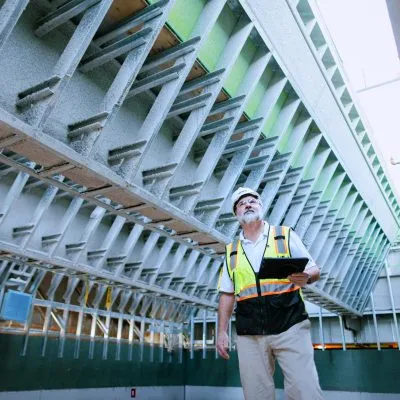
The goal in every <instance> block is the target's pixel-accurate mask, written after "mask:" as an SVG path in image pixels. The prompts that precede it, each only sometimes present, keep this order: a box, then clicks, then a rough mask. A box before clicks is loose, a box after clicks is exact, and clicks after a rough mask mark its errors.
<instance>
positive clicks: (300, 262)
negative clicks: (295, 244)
mask: <svg viewBox="0 0 400 400" xmlns="http://www.w3.org/2000/svg"><path fill="white" fill-rule="evenodd" d="M308 261H309V260H308V258H307V257H299V258H270V257H265V258H263V259H262V262H261V267H260V270H259V271H258V274H257V276H258V279H285V278H287V277H288V276H289V275H291V274H294V273H296V272H303V271H304V268H305V267H306V265H307V263H308Z"/></svg>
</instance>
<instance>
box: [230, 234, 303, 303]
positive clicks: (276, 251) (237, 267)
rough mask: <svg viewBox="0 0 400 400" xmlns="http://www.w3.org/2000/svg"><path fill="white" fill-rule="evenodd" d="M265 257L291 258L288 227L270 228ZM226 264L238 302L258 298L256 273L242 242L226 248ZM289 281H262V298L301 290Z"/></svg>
mask: <svg viewBox="0 0 400 400" xmlns="http://www.w3.org/2000/svg"><path fill="white" fill-rule="evenodd" d="M264 257H274V258H276V257H290V249H289V228H288V227H286V226H279V227H274V226H271V227H270V231H269V233H268V240H267V246H266V248H265V251H264ZM226 262H227V266H228V273H229V276H230V277H231V279H232V281H233V283H234V287H235V295H236V296H237V301H243V300H246V299H249V298H253V297H257V296H258V291H257V282H256V277H255V274H254V271H253V269H252V267H251V265H250V263H249V261H248V259H247V257H246V254H245V252H244V250H243V247H242V244H241V242H240V240H238V241H237V242H235V243H234V244H232V243H230V244H229V245H228V246H227V247H226ZM299 289H300V288H299V287H298V286H296V285H294V284H292V283H291V282H290V281H289V280H288V279H261V280H260V290H261V296H268V295H274V294H281V293H287V292H292V291H295V290H299Z"/></svg>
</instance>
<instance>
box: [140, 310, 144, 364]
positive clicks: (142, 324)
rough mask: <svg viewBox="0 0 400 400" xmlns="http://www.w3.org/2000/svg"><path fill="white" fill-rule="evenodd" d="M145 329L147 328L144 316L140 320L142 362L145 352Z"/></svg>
mask: <svg viewBox="0 0 400 400" xmlns="http://www.w3.org/2000/svg"><path fill="white" fill-rule="evenodd" d="M144 329H145V321H144V317H142V319H141V321H140V339H139V340H140V348H139V349H140V351H139V352H140V362H143V352H144Z"/></svg>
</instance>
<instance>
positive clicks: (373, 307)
mask: <svg viewBox="0 0 400 400" xmlns="http://www.w3.org/2000/svg"><path fill="white" fill-rule="evenodd" d="M369 298H370V299H371V307H372V318H373V319H374V328H375V336H376V346H377V347H378V351H381V341H380V339H379V330H378V321H377V319H376V312H375V301H374V294H373V293H372V292H371V293H370V295H369Z"/></svg>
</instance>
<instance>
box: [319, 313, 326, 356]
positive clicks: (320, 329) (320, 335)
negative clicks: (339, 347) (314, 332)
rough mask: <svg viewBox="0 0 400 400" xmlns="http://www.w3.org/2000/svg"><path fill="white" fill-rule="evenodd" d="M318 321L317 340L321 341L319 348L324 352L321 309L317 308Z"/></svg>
mask: <svg viewBox="0 0 400 400" xmlns="http://www.w3.org/2000/svg"><path fill="white" fill-rule="evenodd" d="M318 320H319V338H320V341H321V346H322V347H321V348H322V350H323V351H324V350H325V339H324V326H323V324H322V308H321V307H320V308H319V317H318Z"/></svg>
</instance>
